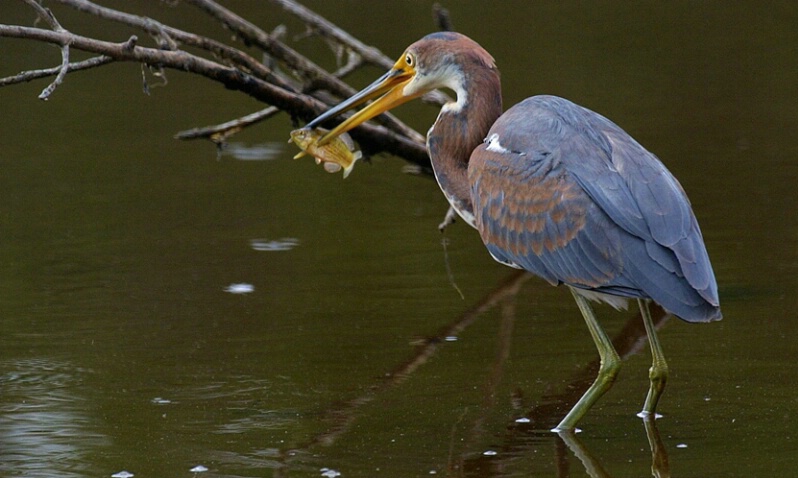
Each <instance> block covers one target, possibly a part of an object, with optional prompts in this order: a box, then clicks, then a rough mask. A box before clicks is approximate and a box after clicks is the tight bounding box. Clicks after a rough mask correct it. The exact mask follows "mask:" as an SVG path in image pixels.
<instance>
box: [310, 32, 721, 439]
mask: <svg viewBox="0 0 798 478" xmlns="http://www.w3.org/2000/svg"><path fill="white" fill-rule="evenodd" d="M437 88H446V89H449V90H452V91H454V93H455V94H456V95H457V101H454V102H450V103H448V104H446V105H444V106H443V108H442V109H441V111H440V114H439V115H438V119H437V121H435V124H434V125H433V126H432V128H430V130H429V133H428V134H427V148H428V150H429V155H430V158H431V160H432V166H433V170H434V172H435V177H436V179H437V181H438V184H439V185H440V187H441V189H442V190H443V193H444V195H445V196H446V199H448V200H449V203H450V204H451V205H452V207H453V208H454V209H455V210H456V211H457V213H458V214H459V215H460V217H462V218H463V220H464V221H465V222H467V223H468V224H470V225H471V226H472V227H474V228H476V229H477V230H478V231H479V234H480V236H481V237H482V241H483V242H484V243H485V246H486V247H487V248H488V251H489V252H490V254H491V255H492V256H493V258H494V259H496V260H497V261H499V262H501V263H502V264H506V265H508V266H512V267H517V268H521V269H526V270H527V271H530V272H532V273H534V274H536V275H538V276H540V277H542V278H543V279H545V280H546V281H548V282H549V283H551V284H552V285H560V284H565V285H567V286H568V288H569V289H570V290H571V292H572V293H573V296H574V299H576V303H577V305H578V306H579V309H580V311H581V312H582V315H583V316H584V319H585V321H586V322H587V326H588V329H590V333H591V335H592V336H593V340H594V342H595V343H596V347H597V348H598V352H599V355H600V357H601V366H600V368H599V372H598V376H597V378H596V380H595V382H593V384H592V385H591V386H590V388H588V390H587V391H586V392H585V394H584V395H583V396H582V398H581V399H580V400H579V401H578V402H577V403H576V405H574V406H573V408H572V409H571V411H570V412H569V413H568V414H567V415H566V416H565V418H563V419H562V421H561V422H560V424H559V425H558V426H557V428H555V430H567V429H572V428H574V427H575V426H576V423H577V422H578V421H579V420H580V419H581V418H582V416H583V415H584V414H585V413H586V412H587V410H588V409H589V408H590V407H591V406H592V405H593V404H594V403H595V402H596V401H597V400H598V398H599V397H600V396H601V395H602V394H603V393H604V392H606V391H607V390H608V389H609V388H610V387H611V386H612V383H613V381H614V380H615V377H616V375H617V373H618V369H619V368H620V358H619V357H618V354H617V352H616V351H615V349H614V348H613V346H612V343H611V341H610V339H609V338H608V337H607V335H606V333H605V332H604V331H603V330H602V328H601V327H600V325H599V323H598V321H597V320H596V317H595V315H594V313H593V310H592V309H591V306H590V303H589V301H591V300H592V301H603V302H607V303H609V304H610V305H612V306H614V307H615V308H616V309H618V308H624V307H625V306H626V302H627V299H637V302H638V304H639V307H640V312H641V314H642V316H643V321H644V323H645V327H646V332H647V334H648V339H649V343H650V345H651V353H652V356H653V363H652V366H651V369H650V370H649V378H650V388H649V391H648V395H647V396H646V400H645V403H644V405H643V411H642V414H644V415H653V414H654V413H655V410H656V406H657V401H658V400H659V398H660V395H661V394H662V391H663V390H664V387H665V382H666V380H667V377H668V366H667V364H666V362H665V356H664V355H663V352H662V348H661V346H660V343H659V340H658V338H657V334H656V331H655V329H654V326H653V323H652V320H651V314H650V312H649V308H648V303H649V301H650V300H654V301H655V302H657V303H658V304H660V305H661V306H662V307H663V308H664V309H665V310H667V311H668V312H671V313H673V314H674V315H676V316H678V317H680V318H681V319H683V320H685V321H687V322H709V321H713V320H719V319H720V318H721V312H720V302H719V300H718V291H717V284H716V282H715V276H714V273H713V271H712V266H711V264H710V262H709V257H708V255H707V252H706V248H705V246H704V242H703V238H702V236H701V231H700V229H699V227H698V223H697V221H696V218H695V215H694V214H693V211H692V209H691V207H690V202H689V201H688V199H687V196H686V195H685V192H684V190H683V189H682V187H681V185H680V184H679V182H678V181H677V180H676V179H675V178H674V177H673V175H671V173H670V172H669V171H668V170H667V169H666V168H665V166H664V165H663V164H662V163H661V162H660V161H659V160H658V159H657V157H656V156H654V155H653V154H651V153H649V152H648V151H647V150H646V149H644V148H643V147H642V146H641V145H640V144H639V143H637V141H635V140H634V139H633V138H632V137H631V136H629V135H628V134H627V133H626V132H624V131H623V130H622V129H621V128H619V127H618V126H617V125H615V123H613V122H611V121H610V120H608V119H607V118H605V117H603V116H601V115H599V114H597V113H594V112H593V111H590V110H588V109H586V108H583V107H581V106H578V105H576V104H574V103H572V102H570V101H568V100H566V99H563V98H558V97H554V96H533V97H531V98H527V99H526V100H524V101H522V102H521V103H519V104H517V105H515V106H513V107H512V108H510V109H509V110H507V112H505V113H503V114H502V98H501V85H500V82H499V72H498V71H497V69H496V66H495V64H494V60H493V57H491V55H490V54H489V53H488V52H487V51H485V50H484V49H483V48H482V47H481V46H480V45H479V44H477V43H476V42H475V41H473V40H471V39H470V38H468V37H466V36H464V35H461V34H458V33H450V32H443V33H434V34H431V35H428V36H426V37H424V38H422V39H421V40H419V41H417V42H415V43H413V44H412V45H410V46H409V47H408V48H407V50H405V52H404V53H403V54H402V56H401V58H399V60H398V61H397V62H396V63H395V64H394V66H393V68H392V69H391V70H390V71H388V72H387V73H386V74H385V75H383V76H382V77H380V78H379V79H378V80H377V81H375V82H374V83H372V84H371V85H369V86H368V87H366V88H365V89H363V90H362V91H360V92H359V93H357V94H355V95H354V96H352V97H351V98H349V99H348V100H345V101H343V102H342V103H341V104H339V105H338V106H336V107H334V108H332V109H330V110H329V111H327V112H326V113H324V114H322V115H321V116H319V117H318V118H316V119H315V120H313V121H312V122H311V123H310V124H308V126H309V127H315V126H317V125H319V124H321V123H322V122H324V121H327V120H328V119H330V118H333V117H335V116H338V115H340V114H341V113H343V112H345V111H347V110H350V109H352V108H354V107H356V106H358V105H361V104H363V103H365V102H366V101H368V100H371V99H374V98H377V97H379V98H378V99H376V100H375V101H373V102H372V103H371V104H369V105H368V106H366V107H365V108H363V109H362V110H360V111H359V112H357V113H355V114H354V115H352V116H351V117H349V118H348V119H347V120H346V121H344V122H343V123H341V124H340V125H338V126H337V127H336V128H335V129H333V130H332V131H330V132H329V133H328V134H327V135H325V136H324V137H322V138H321V139H320V140H319V145H323V144H325V143H326V142H327V141H329V140H330V139H331V138H334V137H336V136H337V135H339V134H342V133H344V132H345V131H348V130H350V129H352V128H354V127H356V126H357V125H359V124H361V123H363V122H364V121H367V120H368V119H370V118H373V117H375V116H377V115H379V114H381V113H383V112H385V111H387V110H389V109H391V108H393V107H395V106H397V105H400V104H402V103H405V102H406V101H409V100H412V99H414V98H418V97H420V96H421V95H423V94H424V93H426V92H428V91H431V90H433V89H437ZM380 95H382V96H380Z"/></svg>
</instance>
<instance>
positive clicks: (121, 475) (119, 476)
mask: <svg viewBox="0 0 798 478" xmlns="http://www.w3.org/2000/svg"><path fill="white" fill-rule="evenodd" d="M133 476H135V475H133V473H131V472H129V471H126V470H122V471H119V472H117V473H114V474H113V475H111V478H132V477H133Z"/></svg>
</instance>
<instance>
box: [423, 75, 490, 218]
mask: <svg viewBox="0 0 798 478" xmlns="http://www.w3.org/2000/svg"><path fill="white" fill-rule="evenodd" d="M458 86H459V88H455V92H456V93H457V96H458V97H457V102H456V103H449V104H447V105H445V106H444V107H443V109H441V112H440V114H439V115H438V120H437V121H436V122H435V124H434V125H433V126H432V128H430V130H429V133H428V134H427V149H428V150H429V155H430V159H431V160H432V169H433V170H434V171H435V178H436V179H437V180H438V184H439V185H440V187H441V189H442V190H443V193H444V194H445V195H446V198H447V199H448V200H449V202H450V203H451V205H452V206H453V207H454V209H455V210H456V211H457V212H458V214H460V216H461V217H462V218H463V219H464V220H465V221H466V222H469V223H470V224H471V225H472V226H473V206H472V203H471V188H470V186H469V183H468V160H469V158H470V157H471V152H472V151H474V149H475V148H476V147H477V146H479V144H480V143H482V142H483V141H484V139H485V137H486V136H487V134H488V130H490V127H491V126H492V125H493V123H494V122H495V121H496V119H497V118H498V117H499V116H500V115H501V113H502V97H501V83H500V81H499V75H498V72H497V71H496V70H495V69H493V68H490V69H489V68H484V67H483V68H480V69H476V70H472V71H471V73H470V74H469V75H468V76H464V77H463V78H462V79H461V81H460V82H459V85H458Z"/></svg>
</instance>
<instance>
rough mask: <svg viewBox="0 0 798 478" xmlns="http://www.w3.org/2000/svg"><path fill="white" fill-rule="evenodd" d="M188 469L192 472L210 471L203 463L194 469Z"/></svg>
mask: <svg viewBox="0 0 798 478" xmlns="http://www.w3.org/2000/svg"><path fill="white" fill-rule="evenodd" d="M188 471H190V472H192V473H204V472H206V471H208V469H207V468H205V467H204V466H202V465H197V466H195V467H194V468H192V469H190V470H188Z"/></svg>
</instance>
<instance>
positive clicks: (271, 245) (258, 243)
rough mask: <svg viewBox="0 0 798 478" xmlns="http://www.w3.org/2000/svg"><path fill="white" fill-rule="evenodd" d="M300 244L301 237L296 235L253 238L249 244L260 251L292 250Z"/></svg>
mask: <svg viewBox="0 0 798 478" xmlns="http://www.w3.org/2000/svg"><path fill="white" fill-rule="evenodd" d="M298 245H299V239H297V238H295V237H283V238H280V239H272V240H269V239H252V240H251V241H249V246H250V247H251V248H252V249H253V250H255V251H259V252H282V251H290V250H291V249H293V248H295V247H296V246H298Z"/></svg>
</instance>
